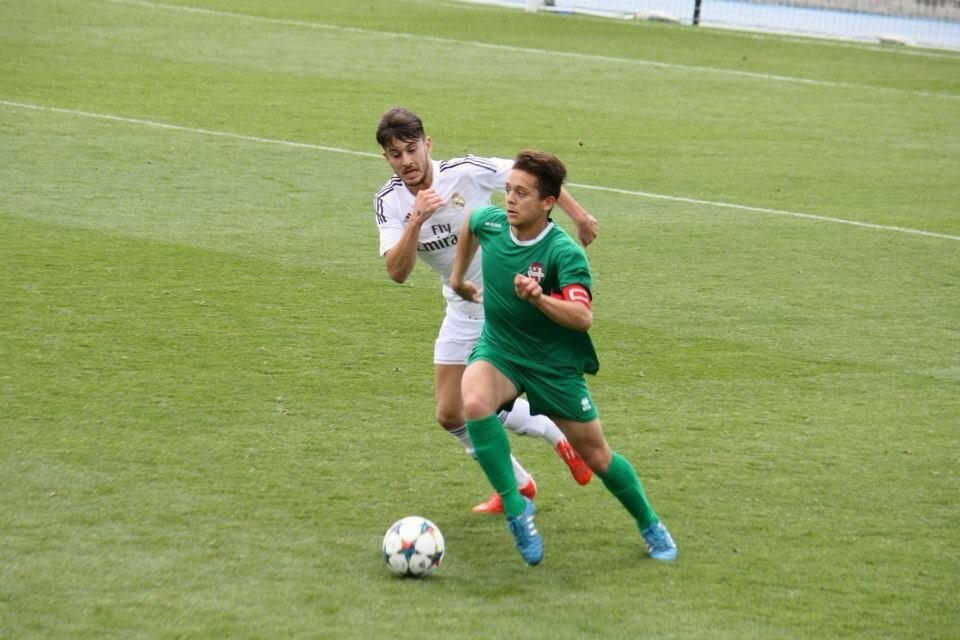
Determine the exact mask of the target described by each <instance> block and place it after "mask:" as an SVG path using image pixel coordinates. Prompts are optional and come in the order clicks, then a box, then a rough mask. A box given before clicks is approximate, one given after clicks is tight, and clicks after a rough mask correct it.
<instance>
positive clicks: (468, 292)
mask: <svg viewBox="0 0 960 640" xmlns="http://www.w3.org/2000/svg"><path fill="white" fill-rule="evenodd" d="M470 218H471V216H467V217H466V218H464V220H463V226H462V227H460V235H459V236H458V237H457V253H456V256H455V257H454V259H453V272H452V273H451V274H450V288H451V289H453V290H454V291H456V292H457V295H458V296H460V297H461V298H463V299H464V300H470V301H471V302H483V297H482V292H481V291H480V289H478V288H477V285H475V284H474V283H473V282H470V281H469V280H464V279H463V277H464V275H466V273H467V267H469V266H470V263H471V262H473V257H474V256H475V255H477V249H479V248H480V239H479V238H477V236H476V234H475V233H473V231H471V230H470Z"/></svg>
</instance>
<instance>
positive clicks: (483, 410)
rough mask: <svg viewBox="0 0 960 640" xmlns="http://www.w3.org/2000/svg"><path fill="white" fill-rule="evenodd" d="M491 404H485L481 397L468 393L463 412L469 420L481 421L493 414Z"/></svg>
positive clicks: (464, 399) (465, 396) (464, 400)
mask: <svg viewBox="0 0 960 640" xmlns="http://www.w3.org/2000/svg"><path fill="white" fill-rule="evenodd" d="M493 411H494V410H493V409H491V408H490V407H489V403H488V402H485V401H484V400H483V399H482V398H481V397H480V396H478V395H474V394H472V393H468V394H466V395H464V397H463V412H464V414H465V415H466V417H467V420H480V419H481V418H486V417H487V416H488V415H490V414H491V413H493Z"/></svg>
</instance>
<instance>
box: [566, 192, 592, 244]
mask: <svg viewBox="0 0 960 640" xmlns="http://www.w3.org/2000/svg"><path fill="white" fill-rule="evenodd" d="M557 205H559V206H560V208H561V209H563V212H564V213H566V214H567V215H568V216H569V217H570V220H571V221H572V222H573V224H575V225H576V227H577V239H578V240H580V244H582V245H583V246H587V245H588V244H590V243H591V242H593V241H594V240H596V238H597V219H596V218H594V217H593V216H592V215H590V214H589V213H588V212H587V210H586V209H584V208H583V206H582V205H581V204H580V203H579V202H577V201H576V200H575V199H574V198H573V196H572V195H570V193H569V192H568V191H567V190H566V189H565V188H563V187H560V197H559V198H558V199H557Z"/></svg>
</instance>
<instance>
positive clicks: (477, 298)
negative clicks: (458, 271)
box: [450, 280, 483, 304]
mask: <svg viewBox="0 0 960 640" xmlns="http://www.w3.org/2000/svg"><path fill="white" fill-rule="evenodd" d="M450 288H451V289H453V290H454V291H455V292H456V293H457V295H458V296H460V297H461V298H463V299H464V300H469V301H470V302H476V303H478V304H482V303H483V289H480V288H479V287H477V285H475V284H473V283H472V282H470V281H469V280H464V281H463V282H462V283H460V284H456V283H453V282H451V283H450Z"/></svg>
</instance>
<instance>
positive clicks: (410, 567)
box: [383, 516, 444, 577]
mask: <svg viewBox="0 0 960 640" xmlns="http://www.w3.org/2000/svg"><path fill="white" fill-rule="evenodd" d="M443 551H444V545H443V534H442V533H440V529H438V528H437V525H435V524H433V523H432V522H430V521H429V520H427V519H426V518H422V517H420V516H407V517H406V518H401V519H400V520H397V521H396V522H394V523H393V524H392V525H390V528H389V529H387V533H386V535H385V536H383V560H384V562H386V563H387V566H388V567H390V570H391V571H393V572H394V573H395V574H397V575H398V576H410V577H417V576H422V575H426V574H427V573H429V572H431V571H433V570H434V569H436V568H437V567H439V566H440V562H441V561H442V560H443Z"/></svg>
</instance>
